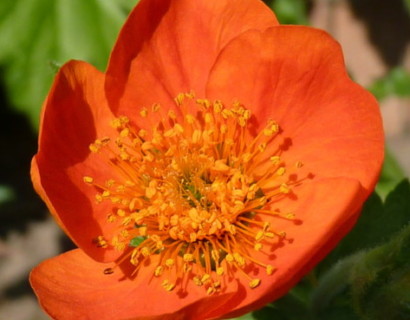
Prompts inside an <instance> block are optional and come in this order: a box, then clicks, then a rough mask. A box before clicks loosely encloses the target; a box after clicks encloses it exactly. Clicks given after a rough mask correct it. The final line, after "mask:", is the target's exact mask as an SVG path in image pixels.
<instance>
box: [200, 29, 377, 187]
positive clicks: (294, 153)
mask: <svg viewBox="0 0 410 320" xmlns="http://www.w3.org/2000/svg"><path fill="white" fill-rule="evenodd" d="M245 52H246V54H245ZM207 91H208V96H210V97H211V98H218V99H221V100H223V101H225V102H226V103H230V102H231V101H232V100H239V101H241V102H242V103H244V104H245V105H246V106H247V107H249V108H251V109H252V111H253V113H254V114H255V118H256V120H255V121H257V122H258V125H259V126H262V125H264V124H265V123H264V121H266V119H269V118H271V119H273V120H275V121H277V122H278V123H279V125H280V126H281V128H282V129H283V134H282V135H281V137H283V138H288V139H289V142H291V146H290V147H289V149H288V150H287V151H286V152H285V153H284V154H283V155H284V158H285V161H286V162H287V163H289V164H292V163H294V162H296V161H302V162H303V163H304V164H305V165H306V167H305V170H307V171H310V172H312V173H313V174H315V175H316V176H318V177H338V176H343V177H351V178H354V179H358V180H359V181H360V183H361V184H362V185H363V186H364V188H365V189H366V190H367V194H368V193H369V192H371V190H372V188H373V187H374V185H375V183H376V181H377V178H378V174H379V168H380V166H381V163H382V160H383V144H384V142H383V140H384V138H383V129H382V123H381V117H380V111H379V109H378V105H377V102H376V100H375V99H374V98H373V97H372V96H371V95H370V94H369V93H368V92H366V91H365V90H364V89H362V88H361V87H360V86H358V85H357V84H355V83H353V82H352V81H351V80H350V79H349V78H348V77H347V74H346V71H345V66H344V63H343V57H342V52H341V49H340V46H339V44H338V43H337V42H336V41H335V40H333V39H332V38H331V37H330V36H329V35H328V34H326V33H325V32H323V31H320V30H315V29H312V28H307V27H301V26H277V27H273V28H270V29H268V30H266V31H265V32H260V31H249V32H246V33H244V34H243V35H242V36H239V37H237V38H236V39H235V40H233V41H232V42H231V43H230V44H229V45H227V46H226V48H225V49H224V50H223V51H222V52H221V54H220V56H219V58H218V61H217V62H216V64H215V67H214V69H213V71H212V72H211V75H210V78H209V82H208V89H207Z"/></svg>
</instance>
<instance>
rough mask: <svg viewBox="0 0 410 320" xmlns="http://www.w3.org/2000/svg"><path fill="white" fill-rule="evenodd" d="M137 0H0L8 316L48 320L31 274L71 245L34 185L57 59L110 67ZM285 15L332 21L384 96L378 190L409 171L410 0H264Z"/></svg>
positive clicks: (0, 261) (363, 75) (1, 301)
mask: <svg viewBox="0 0 410 320" xmlns="http://www.w3.org/2000/svg"><path fill="white" fill-rule="evenodd" d="M136 2H137V1H136V0H0V150H1V151H0V219H1V220H0V221H1V222H0V320H10V319H11V320H42V319H48V317H47V316H45V315H44V313H43V312H42V311H41V310H40V309H39V307H38V306H37V302H36V299H35V297H34V295H33V293H32V291H31V289H30V285H29V284H28V281H27V277H28V274H29V272H30V270H31V268H32V267H33V266H35V265H36V264H38V263H39V262H40V261H42V260H44V259H46V258H48V257H51V256H54V255H57V254H58V253H60V252H63V251H65V250H69V249H71V248H73V245H72V244H71V243H70V241H69V240H68V239H67V238H66V237H65V236H64V235H63V234H62V233H61V231H60V230H59V229H58V228H57V226H56V224H55V223H54V221H53V220H52V219H51V218H50V217H49V214H48V212H47V209H46V208H45V206H44V205H43V203H42V201H41V200H40V199H39V198H38V197H37V195H36V194H35V192H34V191H33V189H32V185H31V182H30V177H29V168H30V161H31V157H32V156H33V155H34V154H35V152H36V148H37V146H36V143H37V133H38V122H39V112H40V108H41V104H42V101H43V100H44V98H45V96H46V94H47V91H48V89H49V87H50V85H51V82H52V79H53V76H54V74H55V72H56V70H58V68H59V66H60V65H61V64H63V63H64V62H65V61H67V60H69V59H81V60H85V61H87V62H89V63H91V64H93V65H95V66H97V67H98V68H99V69H100V70H104V69H105V66H106V63H107V59H108V56H109V53H110V50H111V48H112V46H113V44H114V41H115V39H116V36H117V33H118V31H119V29H120V27H121V25H122V24H123V22H124V20H125V18H126V16H127V14H128V12H129V11H130V10H131V8H132V7H133V6H134V5H135V4H136ZM265 2H266V3H267V4H268V5H269V6H270V7H271V8H272V9H273V10H274V11H275V13H276V14H277V16H278V18H279V21H280V22H281V23H282V24H303V25H310V26H313V27H318V28H321V29H325V30H327V31H328V32H330V33H331V34H332V35H333V36H334V37H335V38H336V39H337V40H338V41H339V42H340V43H341V45H342V47H343V51H344V55H345V60H346V64H347V68H348V71H349V73H350V75H351V77H352V78H353V79H354V80H355V81H357V82H358V83H359V84H361V85H362V86H364V87H366V88H368V89H369V90H370V91H371V92H372V93H373V94H374V95H375V96H376V97H377V98H378V100H379V101H380V105H381V111H382V114H383V118H384V125H385V132H386V140H387V147H388V156H387V159H386V163H385V166H384V170H383V174H382V177H381V180H380V184H379V185H378V187H377V191H378V192H379V193H380V194H381V195H382V196H385V195H386V194H387V193H388V191H389V190H391V189H392V188H393V187H394V186H395V185H396V184H397V182H399V181H400V180H401V179H402V178H403V177H405V176H409V175H410V0H388V1H387V0H273V1H265Z"/></svg>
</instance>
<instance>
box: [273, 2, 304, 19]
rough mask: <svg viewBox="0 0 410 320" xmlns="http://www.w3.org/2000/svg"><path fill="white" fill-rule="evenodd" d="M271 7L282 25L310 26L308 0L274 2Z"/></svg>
mask: <svg viewBox="0 0 410 320" xmlns="http://www.w3.org/2000/svg"><path fill="white" fill-rule="evenodd" d="M270 6H271V8H272V10H273V11H274V12H275V14H276V16H277V18H278V20H279V22H280V23H281V24H303V25H307V24H308V17H307V1H306V0H273V1H271V5H270Z"/></svg>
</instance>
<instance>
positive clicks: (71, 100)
mask: <svg viewBox="0 0 410 320" xmlns="http://www.w3.org/2000/svg"><path fill="white" fill-rule="evenodd" d="M103 84H104V75H103V74H102V73H101V72H99V71H98V70H96V69H95V68H94V67H92V66H91V65H88V64H86V63H84V62H78V61H71V62H69V63H68V64H66V65H65V66H63V67H62V68H61V70H60V72H59V73H58V74H57V76H56V79H55V82H54V85H53V87H52V89H51V91H50V94H49V95H48V97H47V100H46V102H45V105H44V108H43V113H42V121H41V131H40V135H39V149H38V153H37V155H36V156H35V157H34V159H33V161H32V168H31V175H32V180H33V184H34V187H35V189H36V191H37V192H38V193H39V194H40V196H41V197H42V198H43V200H44V201H45V202H46V204H47V205H48V208H49V209H50V211H51V212H52V214H53V215H54V217H55V218H56V219H57V221H58V222H59V224H60V225H61V227H62V228H63V229H64V231H65V232H66V233H67V234H68V235H69V236H70V237H71V239H72V240H73V241H74V242H75V243H76V244H77V245H78V246H79V247H80V248H82V249H84V250H85V251H86V252H87V253H88V254H90V255H91V256H92V257H94V258H95V259H97V260H104V259H108V260H110V259H113V258H114V257H115V256H116V255H117V253H114V252H112V253H110V252H109V251H106V250H102V249H100V248H97V247H96V246H95V244H93V243H92V239H93V238H95V237H97V236H98V235H103V234H105V233H107V232H109V230H107V228H106V229H105V230H104V232H103V231H102V228H101V227H100V222H103V221H104V224H105V225H107V223H105V220H106V216H107V213H108V212H109V208H108V207H107V205H106V204H102V205H96V203H95V201H93V199H94V196H95V193H96V191H95V190H94V189H93V188H92V187H90V186H88V185H86V184H85V183H84V182H83V176H85V175H93V173H95V172H98V176H99V177H100V178H101V179H104V175H105V171H106V170H104V168H105V167H104V163H102V162H101V163H100V162H98V161H95V159H94V158H90V151H89V149H88V146H89V144H90V143H92V142H94V140H95V139H96V138H97V137H101V136H107V135H110V133H111V130H112V129H110V128H109V121H110V119H112V117H113V116H112V114H111V112H110V110H109V108H108V107H107V103H106V100H105V96H104V91H103ZM107 179H108V177H107ZM103 181H104V180H103ZM108 228H109V227H108Z"/></svg>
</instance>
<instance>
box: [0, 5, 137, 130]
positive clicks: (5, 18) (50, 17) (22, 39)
mask: <svg viewBox="0 0 410 320" xmlns="http://www.w3.org/2000/svg"><path fill="white" fill-rule="evenodd" d="M136 2H137V0H128V1H125V0H87V1H84V0H69V1H67V0H2V1H0V48H1V50H0V71H1V74H0V75H1V76H2V78H3V79H4V80H3V81H4V82H5V86H6V89H7V93H8V95H9V99H10V101H11V103H12V104H13V105H14V106H15V107H16V108H17V109H18V110H19V111H21V112H23V113H24V114H26V115H27V116H28V117H29V119H30V121H31V123H32V124H33V126H34V127H37V125H38V120H39V111H40V108H41V105H42V102H43V100H44V98H45V96H46V94H47V92H48V90H49V88H50V85H51V82H52V79H53V76H54V73H55V69H56V68H55V66H56V65H61V64H63V63H65V62H66V61H68V60H70V59H80V60H85V61H87V62H89V63H91V64H93V65H95V66H96V67H97V68H99V69H100V70H104V68H105V66H106V63H107V60H108V56H109V53H110V51H111V48H112V46H113V44H114V41H115V39H116V37H117V34H118V31H119V29H120V27H121V25H122V24H123V22H124V20H125V18H126V15H127V10H129V9H130V7H131V4H132V5H135V3H136Z"/></svg>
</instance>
